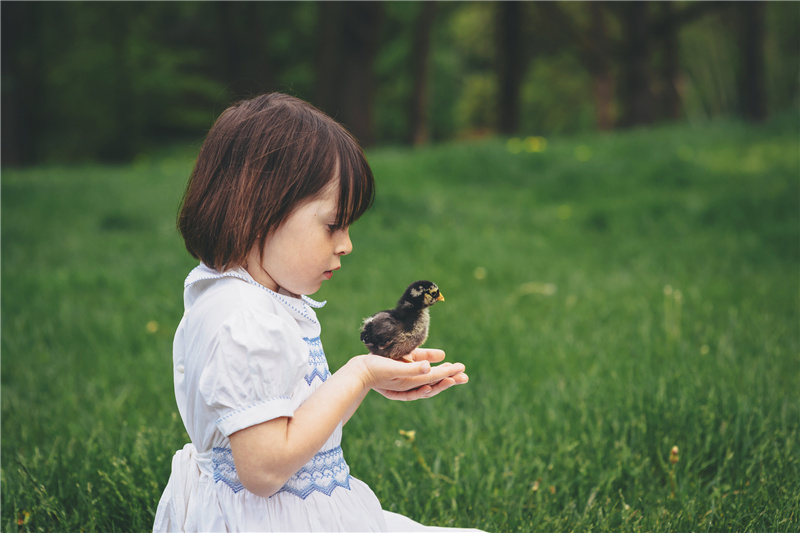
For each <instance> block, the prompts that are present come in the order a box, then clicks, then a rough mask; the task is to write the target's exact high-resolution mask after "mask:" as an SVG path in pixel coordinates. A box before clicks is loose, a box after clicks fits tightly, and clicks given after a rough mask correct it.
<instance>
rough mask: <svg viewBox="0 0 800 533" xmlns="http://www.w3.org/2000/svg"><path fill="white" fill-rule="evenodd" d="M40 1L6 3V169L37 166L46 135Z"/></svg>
mask: <svg viewBox="0 0 800 533" xmlns="http://www.w3.org/2000/svg"><path fill="white" fill-rule="evenodd" d="M44 7H45V5H44V4H42V3H38V2H31V3H27V2H3V3H2V8H1V9H2V33H1V34H0V35H2V38H3V42H2V52H3V55H2V61H1V62H0V63H2V77H3V91H2V109H3V113H2V117H3V120H2V137H3V154H2V156H3V161H2V162H3V166H7V165H25V164H31V163H35V162H36V161H37V160H38V159H39V156H40V153H39V142H40V140H41V137H42V133H43V120H42V115H41V111H40V109H41V108H42V107H43V106H42V100H43V94H44V84H43V82H42V74H41V66H40V65H39V64H37V61H36V60H35V58H39V57H41V43H40V32H41V31H42V30H41V26H42V16H41V12H42V9H43V8H44Z"/></svg>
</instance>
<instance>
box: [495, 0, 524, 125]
mask: <svg viewBox="0 0 800 533" xmlns="http://www.w3.org/2000/svg"><path fill="white" fill-rule="evenodd" d="M522 5H523V4H522V3H520V2H510V1H503V2H498V3H497V4H496V6H497V11H496V16H497V23H496V25H495V39H496V43H497V44H496V47H497V48H496V54H497V57H496V63H495V64H496V65H497V78H498V83H497V86H498V92H497V110H498V124H497V129H498V130H499V131H500V133H502V134H505V135H513V134H515V133H517V131H518V130H519V117H520V88H521V86H522V80H523V78H524V77H525V72H526V70H527V66H528V61H527V54H526V53H525V51H524V50H523V42H522Z"/></svg>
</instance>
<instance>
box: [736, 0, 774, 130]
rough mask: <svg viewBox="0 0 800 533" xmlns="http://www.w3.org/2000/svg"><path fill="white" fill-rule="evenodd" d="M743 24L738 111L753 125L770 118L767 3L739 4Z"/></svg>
mask: <svg viewBox="0 0 800 533" xmlns="http://www.w3.org/2000/svg"><path fill="white" fill-rule="evenodd" d="M737 7H738V11H739V18H740V21H741V40H740V41H739V42H740V54H741V58H742V65H741V69H740V72H739V108H740V109H741V114H742V117H743V118H745V119H746V120H749V121H751V122H762V121H764V120H765V119H766V118H767V101H766V92H765V90H764V3H763V2H742V3H741V4H738V6H737Z"/></svg>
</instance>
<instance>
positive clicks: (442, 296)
mask: <svg viewBox="0 0 800 533" xmlns="http://www.w3.org/2000/svg"><path fill="white" fill-rule="evenodd" d="M436 301H437V302H443V301H444V294H442V293H441V292H440V293H439V297H438V298H436Z"/></svg>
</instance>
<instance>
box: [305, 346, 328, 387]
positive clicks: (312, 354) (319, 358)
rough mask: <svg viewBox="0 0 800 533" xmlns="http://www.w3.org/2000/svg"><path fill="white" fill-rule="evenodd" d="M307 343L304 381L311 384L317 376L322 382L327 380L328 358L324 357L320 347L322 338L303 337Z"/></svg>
mask: <svg viewBox="0 0 800 533" xmlns="http://www.w3.org/2000/svg"><path fill="white" fill-rule="evenodd" d="M303 340H304V341H306V344H307V345H308V354H309V356H308V373H307V374H306V383H308V384H309V385H311V383H312V382H313V381H314V379H315V378H319V379H320V381H322V382H323V383H324V382H325V380H327V379H328V378H329V377H330V375H331V371H330V369H329V368H328V360H327V359H326V358H325V351H324V350H323V349H322V340H321V339H320V338H319V337H314V338H313V339H310V338H308V337H304V338H303Z"/></svg>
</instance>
